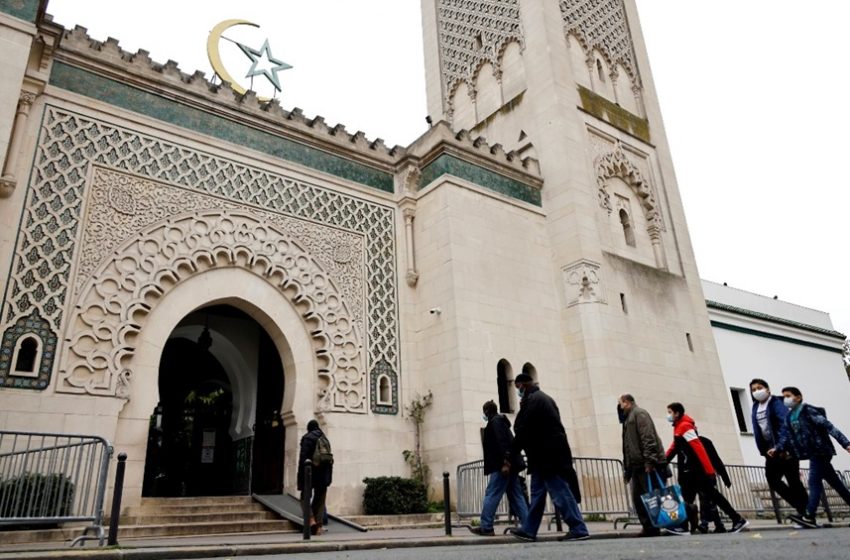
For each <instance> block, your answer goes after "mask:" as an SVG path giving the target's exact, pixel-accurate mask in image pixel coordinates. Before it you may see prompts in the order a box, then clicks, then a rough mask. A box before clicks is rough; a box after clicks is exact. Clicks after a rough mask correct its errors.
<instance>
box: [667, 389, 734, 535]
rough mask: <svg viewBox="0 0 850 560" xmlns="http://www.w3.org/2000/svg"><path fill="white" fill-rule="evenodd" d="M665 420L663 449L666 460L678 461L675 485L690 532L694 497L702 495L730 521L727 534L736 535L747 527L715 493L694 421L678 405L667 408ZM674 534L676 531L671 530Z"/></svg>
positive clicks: (712, 471)
mask: <svg viewBox="0 0 850 560" xmlns="http://www.w3.org/2000/svg"><path fill="white" fill-rule="evenodd" d="M667 421H668V422H670V423H671V424H673V443H671V444H670V447H669V448H668V449H667V459H668V460H671V459H672V458H673V457H677V458H678V461H679V484H680V485H681V487H682V497H683V498H684V499H685V502H686V503H687V504H688V519H689V521H690V523H691V528H692V530H695V529H696V528H697V520H698V517H699V516H698V512H697V508H696V506H695V505H694V502H695V500H696V496H697V494H700V495H701V496H702V495H704V496H705V497H706V498H707V499H708V500H709V501H711V503H714V504H716V505H717V507H719V508H720V509H722V510H723V513H725V514H726V515H728V516H729V518H730V519H731V520H732V528H731V529H730V530H729V532H730V533H738V532H740V531H741V530H742V529H744V528H745V527H746V526H747V525H749V524H750V523H749V521H747V520H746V519H744V518H743V517H742V516H741V514H740V513H738V512H737V511H735V508H733V507H732V504H730V503H729V501H728V500H727V499H726V498H725V497H724V496H723V494H721V493H720V491H718V490H717V472H716V471H715V469H714V465H713V464H712V463H711V458H710V457H709V455H708V452H707V451H706V450H705V446H704V445H703V444H702V441H701V440H700V437H699V434H698V433H697V428H696V423H695V422H694V419H693V418H691V417H690V416H688V415H687V414H685V407H684V406H683V405H682V403H677V402H674V403H670V404H669V405H667ZM670 532H672V533H678V532H679V531H677V530H675V529H674V530H671V531H670Z"/></svg>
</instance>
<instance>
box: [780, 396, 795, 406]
mask: <svg viewBox="0 0 850 560" xmlns="http://www.w3.org/2000/svg"><path fill="white" fill-rule="evenodd" d="M782 402H784V403H785V406H787V407H788V408H794V407H795V406H796V405H797V401H795V400H794V397H785V399H783V401H782Z"/></svg>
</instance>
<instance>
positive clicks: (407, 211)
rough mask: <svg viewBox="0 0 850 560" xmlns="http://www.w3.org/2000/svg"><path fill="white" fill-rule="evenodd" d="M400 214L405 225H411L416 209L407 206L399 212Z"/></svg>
mask: <svg viewBox="0 0 850 560" xmlns="http://www.w3.org/2000/svg"><path fill="white" fill-rule="evenodd" d="M401 214H402V216H404V223H405V224H412V223H413V218H415V217H416V209H415V208H412V207H410V206H408V207H407V208H403V209H402V210H401Z"/></svg>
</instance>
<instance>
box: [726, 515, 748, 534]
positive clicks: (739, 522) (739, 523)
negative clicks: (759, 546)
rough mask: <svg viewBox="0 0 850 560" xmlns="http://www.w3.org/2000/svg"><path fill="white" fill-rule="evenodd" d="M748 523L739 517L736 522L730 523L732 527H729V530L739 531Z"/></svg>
mask: <svg viewBox="0 0 850 560" xmlns="http://www.w3.org/2000/svg"><path fill="white" fill-rule="evenodd" d="M749 524H750V522H749V521H747V520H746V519H744V518H743V517H741V518H740V519H738V520H737V521H736V522H734V523H732V528H731V529H729V532H730V533H740V532H741V531H743V530H744V527H746V526H747V525H749Z"/></svg>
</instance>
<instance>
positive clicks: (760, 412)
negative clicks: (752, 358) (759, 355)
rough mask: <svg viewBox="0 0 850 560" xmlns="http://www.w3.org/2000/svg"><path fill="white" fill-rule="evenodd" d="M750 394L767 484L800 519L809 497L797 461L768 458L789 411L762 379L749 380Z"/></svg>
mask: <svg viewBox="0 0 850 560" xmlns="http://www.w3.org/2000/svg"><path fill="white" fill-rule="evenodd" d="M750 391H751V392H752V395H753V411H752V416H753V436H755V440H756V447H758V450H759V453H761V454H762V455H763V456H764V475H765V477H766V478H767V485H768V486H769V487H770V489H771V490H773V491H774V492H776V493H777V494H779V496H780V497H781V498H782V499H783V500H785V501H786V502H788V504H789V505H790V506H791V507H792V508H794V509H795V510H797V516H798V517H799V516H802V515H804V514H805V513H806V503H807V502H808V500H809V496H808V493H807V492H806V488H805V487H804V486H803V482H802V481H801V480H800V459H799V458H797V457H795V456H793V455H791V454H789V453H781V454H774V455H773V456H770V455H768V450H770V449H772V448H774V447H775V446H776V444H778V443H779V435H780V433H781V431H782V426H784V425H785V417H786V416H788V408H787V407H786V406H785V404H783V402H782V397H777V396H775V395H771V394H770V385H768V384H767V381H765V380H764V379H758V378H756V379H753V380H752V381H750ZM783 478H784V479H785V481H787V484H786V482H783V480H782V479H783Z"/></svg>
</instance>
